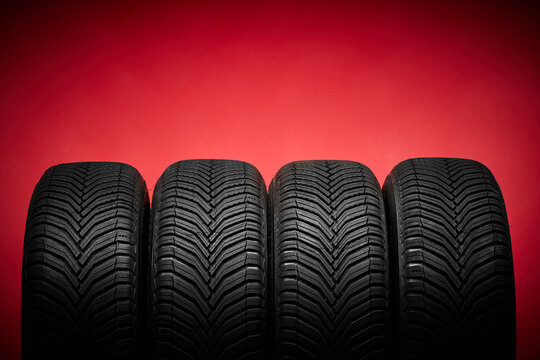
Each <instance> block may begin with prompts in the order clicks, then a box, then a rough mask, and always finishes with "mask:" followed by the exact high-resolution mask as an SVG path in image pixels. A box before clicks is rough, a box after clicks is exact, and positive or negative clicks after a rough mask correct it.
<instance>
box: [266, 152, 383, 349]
mask: <svg viewBox="0 0 540 360" xmlns="http://www.w3.org/2000/svg"><path fill="white" fill-rule="evenodd" d="M269 198H270V210H271V212H272V217H271V229H272V237H271V239H272V240H271V241H272V243H273V246H272V254H271V257H272V258H273V266H272V267H273V273H274V286H273V289H272V293H273V296H272V300H273V306H274V307H275V311H276V314H275V320H274V321H275V323H274V327H275V339H274V344H275V351H276V354H275V355H276V358H278V359H381V358H384V357H385V350H386V348H387V345H388V335H389V326H388V325H389V307H388V306H389V305H388V295H389V294H388V293H389V280H388V272H387V260H388V255H387V244H386V242H387V241H386V223H385V215H384V207H383V200H382V195H381V191H380V187H379V184H378V182H377V179H376V178H375V177H374V176H373V173H372V172H371V170H369V169H368V168H367V167H366V166H364V165H362V164H359V163H356V162H350V161H298V162H293V163H290V164H287V165H285V166H284V167H282V168H281V169H280V170H279V172H278V173H277V174H276V176H275V177H274V179H273V180H272V183H271V184H270V190H269Z"/></svg>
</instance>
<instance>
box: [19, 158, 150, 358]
mask: <svg viewBox="0 0 540 360" xmlns="http://www.w3.org/2000/svg"><path fill="white" fill-rule="evenodd" d="M147 216H148V194H147V191H146V185H145V183H144V181H143V179H142V178H141V176H140V175H139V173H138V172H137V170H135V169H134V168H133V167H131V166H129V165H125V164H119V163H73V164H62V165H57V166H53V167H52V168H50V169H48V170H47V171H46V172H45V173H44V175H43V176H42V177H41V180H40V181H39V182H38V184H37V185H36V188H35V190H34V193H33V195H32V199H31V202H30V208H29V210H28V219H27V225H26V234H25V240H24V253H23V276H22V304H21V306H22V310H21V313H22V314H21V317H22V324H21V332H22V339H21V343H22V357H23V359H136V358H138V355H139V354H140V353H141V352H142V351H143V349H142V348H141V345H140V344H142V343H143V341H142V338H143V331H141V326H142V320H143V315H142V313H141V311H142V309H144V308H143V307H140V303H141V302H144V299H143V298H142V293H143V286H144V281H143V280H144V278H143V276H142V274H141V271H142V269H143V266H142V265H141V262H142V261H143V259H145V257H146V255H145V254H144V251H145V250H146V244H145V242H146V234H145V231H144V228H145V218H146V217H147Z"/></svg>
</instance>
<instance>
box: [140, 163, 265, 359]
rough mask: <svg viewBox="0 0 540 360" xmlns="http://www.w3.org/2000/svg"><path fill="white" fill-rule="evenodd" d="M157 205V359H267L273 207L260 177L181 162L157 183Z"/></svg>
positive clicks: (235, 168)
mask: <svg viewBox="0 0 540 360" xmlns="http://www.w3.org/2000/svg"><path fill="white" fill-rule="evenodd" d="M152 204H153V205H152V225H151V231H152V233H153V235H152V240H151V241H152V249H151V256H152V258H151V271H150V284H151V285H150V286H151V289H150V296H151V298H150V306H151V326H152V335H151V336H152V351H153V356H154V358H160V359H161V358H162V359H172V358H177V359H260V358H262V356H263V355H264V354H265V348H264V345H265V336H266V333H265V331H266V317H267V303H266V300H265V298H266V282H267V280H266V277H267V271H266V266H267V264H266V247H267V244H266V242H267V236H266V233H267V223H266V217H267V209H266V208H267V200H266V187H265V184H264V181H263V179H262V177H261V176H260V174H259V173H258V171H257V170H256V169H255V168H254V167H253V166H251V165H249V164H247V163H244V162H240V161H232V160H188V161H180V162H178V163H175V164H173V165H171V166H169V168H167V170H165V172H164V173H163V175H162V176H161V177H160V179H159V180H158V182H157V185H156V188H155V190H154V198H153V203H152Z"/></svg>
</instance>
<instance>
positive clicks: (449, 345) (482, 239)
mask: <svg viewBox="0 0 540 360" xmlns="http://www.w3.org/2000/svg"><path fill="white" fill-rule="evenodd" d="M383 193H384V198H385V204H386V209H387V220H388V224H389V241H390V253H391V260H392V262H391V264H393V265H394V266H393V267H392V269H391V274H392V275H391V276H392V283H393V287H392V289H393V291H392V299H393V308H394V310H395V312H394V313H393V315H394V316H393V320H394V324H395V326H394V330H395V331H394V334H395V348H396V349H397V350H398V352H399V354H398V355H399V358H402V359H514V358H515V331H516V324H515V295H514V273H513V266H512V252H511V248H510V235H509V230H508V221H507V217H506V210H505V205H504V200H503V197H502V194H501V191H500V189H499V186H498V185H497V182H496V181H495V179H494V177H493V175H492V174H491V172H490V171H489V170H488V169H487V168H486V167H485V166H484V165H482V164H480V163H478V162H475V161H472V160H464V159H444V158H421V159H412V160H406V161H404V162H402V163H400V164H399V165H397V166H396V167H395V168H394V169H393V170H392V172H391V173H390V175H389V176H388V178H387V179H386V182H385V184H384V188H383Z"/></svg>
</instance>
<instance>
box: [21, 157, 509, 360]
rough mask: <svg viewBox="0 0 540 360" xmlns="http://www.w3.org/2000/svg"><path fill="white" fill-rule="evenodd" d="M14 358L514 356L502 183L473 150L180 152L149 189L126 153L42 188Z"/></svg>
mask: <svg viewBox="0 0 540 360" xmlns="http://www.w3.org/2000/svg"><path fill="white" fill-rule="evenodd" d="M23 257H24V259H23V282H22V325H21V329H22V355H23V358H25V359H33V358H41V359H42V358H54V359H136V358H159V359H263V358H276V359H383V358H388V359H390V358H392V359H396V358H406V359H467V358H476V359H487V358H489V359H512V358H515V295H514V275H513V265H512V253H511V246H510V236H509V230H508V221H507V217H506V210H505V205H504V200H503V198H502V195H501V191H500V189H499V187H498V185H497V182H496V181H495V179H494V177H493V175H492V174H491V172H490V171H489V170H488V169H487V168H486V167H485V166H483V165H482V164H480V163H478V162H475V161H472V160H464V159H446V158H420V159H411V160H407V161H404V162H402V163H400V164H399V165H397V166H396V167H395V168H394V169H393V170H392V172H391V173H390V175H389V176H388V178H387V179H386V182H385V184H384V186H383V188H382V191H381V188H380V186H379V184H378V182H377V179H376V178H375V177H374V175H373V173H372V172H371V171H370V170H369V169H368V168H367V167H366V166H364V165H362V164H360V163H357V162H351V161H298V162H293V163H290V164H287V165H285V166H283V167H282V168H281V169H280V170H279V172H278V173H277V174H276V176H275V177H274V179H273V180H272V182H271V183H270V186H269V189H268V193H267V188H266V186H265V183H264V180H263V179H262V177H261V175H260V174H259V172H258V171H257V169H256V168H255V167H253V166H252V165H250V164H247V163H245V162H241V161H232V160H187V161H180V162H177V163H175V164H173V165H171V166H170V167H168V168H167V169H166V170H165V172H164V173H163V175H162V176H161V177H160V178H159V180H158V182H157V184H156V186H155V188H154V192H153V199H152V208H151V210H150V207H149V199H148V193H147V189H146V185H145V182H144V180H143V179H142V177H141V175H140V174H139V172H138V171H137V170H136V169H134V168H133V167H131V166H129V165H126V164H120V163H105V162H95V163H70V164H61V165H57V166H54V167H52V168H50V169H48V170H47V171H46V172H45V174H44V175H43V176H42V178H41V180H40V181H39V183H38V184H37V186H36V188H35V190H34V193H33V196H32V199H31V203H30V208H29V212H28V220H27V227H26V235H25V243H24V255H23Z"/></svg>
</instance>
